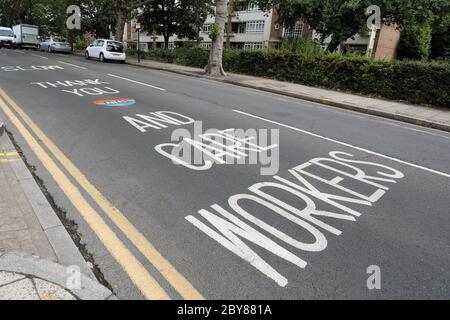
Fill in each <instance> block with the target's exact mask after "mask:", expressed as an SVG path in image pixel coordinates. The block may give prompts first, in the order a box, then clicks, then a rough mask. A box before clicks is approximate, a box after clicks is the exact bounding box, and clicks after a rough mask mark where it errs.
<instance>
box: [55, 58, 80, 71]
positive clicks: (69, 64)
mask: <svg viewBox="0 0 450 320" xmlns="http://www.w3.org/2000/svg"><path fill="white" fill-rule="evenodd" d="M58 62H59V63H62V64H66V65H68V66H72V67H75V68H79V69H83V70H87V68H85V67H80V66H77V65H76V64H71V63H67V62H64V61H59V60H58Z"/></svg>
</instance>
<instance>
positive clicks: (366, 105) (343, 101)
mask: <svg viewBox="0 0 450 320" xmlns="http://www.w3.org/2000/svg"><path fill="white" fill-rule="evenodd" d="M127 63H128V64H129V65H134V66H140V67H145V68H150V69H156V70H164V71H170V72H175V73H179V74H184V75H188V76H194V77H201V78H208V79H211V80H216V81H221V82H224V83H230V84H234V85H238V86H242V87H248V88H253V89H258V90H263V91H268V92H272V93H276V94H281V95H286V96H290V97H294V98H299V99H304V100H308V101H312V102H318V103H322V104H326V105H331V106H334V107H338V108H343V109H349V110H353V111H357V112H362V113H367V114H371V115H376V116H381V117H385V118H389V119H394V120H399V121H403V122H408V123H413V124H416V125H420V126H425V127H431V128H434V129H439V130H444V131H449V132H450V109H448V108H437V107H425V106H418V105H411V104H406V103H400V102H395V101H388V100H382V99H374V98H368V97H364V96H359V95H355V94H348V93H341V92H336V91H331V90H325V89H320V88H313V87H307V86H303V85H299V84H294V83H289V82H281V81H275V80H270V79H265V78H258V77H252V76H245V75H239V74H234V73H229V74H228V76H227V77H225V78H219V79H217V78H211V77H208V76H206V75H204V71H203V70H202V69H198V68H191V67H185V66H180V65H176V64H170V63H162V62H156V61H152V60H141V63H140V64H139V63H138V62H137V60H135V59H127Z"/></svg>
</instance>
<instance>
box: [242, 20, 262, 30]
mask: <svg viewBox="0 0 450 320" xmlns="http://www.w3.org/2000/svg"><path fill="white" fill-rule="evenodd" d="M264 27H265V22H264V20H260V21H248V22H247V25H246V28H245V29H246V30H245V31H246V33H264Z"/></svg>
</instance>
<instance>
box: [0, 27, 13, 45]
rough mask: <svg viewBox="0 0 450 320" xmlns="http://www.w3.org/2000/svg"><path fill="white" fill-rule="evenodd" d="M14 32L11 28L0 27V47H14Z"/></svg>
mask: <svg viewBox="0 0 450 320" xmlns="http://www.w3.org/2000/svg"><path fill="white" fill-rule="evenodd" d="M15 42H16V41H15V38H14V33H13V31H12V29H11V28H6V27H0V48H2V47H6V48H10V49H11V48H14V46H15Z"/></svg>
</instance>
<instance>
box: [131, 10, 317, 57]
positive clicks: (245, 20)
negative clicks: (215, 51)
mask: <svg viewBox="0 0 450 320" xmlns="http://www.w3.org/2000/svg"><path fill="white" fill-rule="evenodd" d="M277 20H278V16H277V14H276V11H274V10H270V11H269V12H265V11H262V10H260V9H259V8H258V6H256V5H246V6H242V5H239V4H238V5H237V8H236V11H235V12H234V14H233V17H232V20H231V21H232V28H231V29H232V32H231V33H230V34H229V35H228V34H227V35H226V36H227V37H230V43H231V46H232V47H234V48H240V49H263V48H277V47H278V46H279V45H280V43H281V40H282V39H283V37H287V36H290V37H301V36H304V37H306V36H309V37H311V36H312V32H311V31H310V30H309V29H308V27H307V26H305V25H304V24H303V23H299V24H298V25H297V26H296V27H295V28H292V29H286V28H284V27H283V26H280V25H279V24H278V23H277ZM134 23H135V22H134V21H131V22H129V23H127V25H126V27H125V34H124V35H125V37H124V39H126V40H125V41H126V42H127V43H128V45H131V46H133V47H136V43H137V38H138V36H137V32H136V31H134V30H133V24H134ZM213 23H214V16H209V17H208V18H207V20H206V21H205V24H204V25H203V28H202V30H201V31H200V45H201V46H203V47H205V48H209V47H211V45H212V41H211V39H210V38H209V28H210V27H211V25H212V24H213ZM133 31H134V32H133ZM139 37H140V46H141V50H143V51H148V50H151V48H153V47H157V48H161V47H163V46H164V38H163V37H162V36H161V35H152V34H150V33H148V32H145V31H144V32H142V31H141V34H140V35H139ZM195 42H196V41H195V40H188V39H183V38H178V36H177V35H174V36H172V37H170V39H169V48H174V47H177V46H181V45H186V44H187V43H195Z"/></svg>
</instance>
